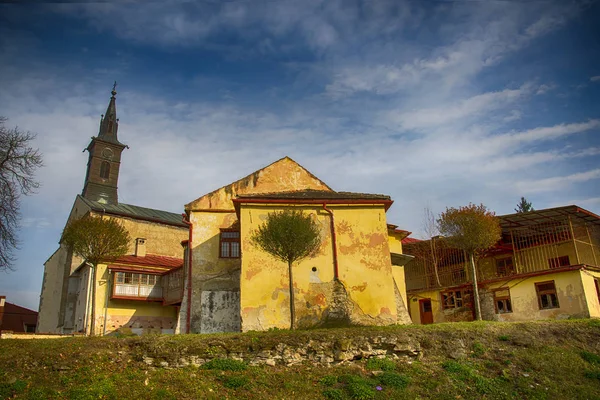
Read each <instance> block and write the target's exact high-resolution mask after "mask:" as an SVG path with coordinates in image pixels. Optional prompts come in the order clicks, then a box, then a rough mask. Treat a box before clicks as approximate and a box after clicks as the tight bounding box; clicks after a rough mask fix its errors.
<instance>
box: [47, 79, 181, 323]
mask: <svg viewBox="0 0 600 400" xmlns="http://www.w3.org/2000/svg"><path fill="white" fill-rule="evenodd" d="M115 95H116V92H115V91H114V90H113V96H112V97H111V99H110V102H109V105H108V108H107V110H106V114H105V115H104V116H103V119H102V121H101V124H100V131H99V134H98V136H97V137H94V138H92V140H91V142H90V145H89V146H88V148H87V150H88V152H89V161H88V165H87V174H86V178H85V184H84V189H83V192H82V194H81V195H78V196H77V197H76V199H75V203H74V205H73V208H72V210H71V214H70V216H69V218H68V220H67V223H68V222H69V221H72V220H74V219H78V218H82V217H83V216H85V215H92V216H96V217H99V218H114V219H117V220H118V221H119V222H120V223H121V224H122V225H123V226H124V227H125V228H126V229H127V231H128V232H129V235H130V237H131V239H132V241H131V243H130V244H129V251H128V255H126V256H124V257H121V258H119V259H118V260H115V261H113V262H111V263H106V264H100V265H98V266H97V271H96V281H95V282H93V281H92V279H91V277H92V276H93V274H92V266H91V265H89V264H88V263H86V262H85V261H84V260H82V259H81V258H79V257H77V256H76V255H74V254H73V252H72V251H71V250H70V249H69V248H67V247H66V246H65V245H63V244H59V248H58V249H57V250H56V251H55V252H54V254H52V255H51V256H50V258H48V260H47V261H46V262H45V264H44V279H43V283H42V292H41V295H40V308H39V318H38V325H37V332H41V333H76V332H80V333H86V334H90V333H91V332H92V331H93V332H94V334H97V335H99V334H106V333H111V332H114V331H117V330H119V331H125V332H134V333H143V332H162V333H171V332H175V331H176V330H177V325H178V315H179V307H178V302H180V298H181V292H182V281H183V269H182V266H183V262H184V260H183V258H182V255H183V249H182V246H181V242H182V241H183V240H186V239H187V238H188V233H189V230H188V226H187V224H185V223H184V222H183V218H182V216H181V214H175V213H171V212H166V211H161V210H154V209H150V208H145V207H139V206H135V205H129V204H123V203H119V201H118V195H117V182H118V178H119V169H120V162H121V153H122V151H123V150H124V149H125V148H126V147H127V146H125V145H124V144H122V143H120V142H119V141H118V139H117V129H118V119H117V118H116V104H115ZM92 288H95V292H96V293H95V296H93V295H92V292H93V291H92V290H91V289H92ZM94 297H95V301H93V299H94ZM92 310H94V313H92ZM92 314H95V318H94V321H92Z"/></svg>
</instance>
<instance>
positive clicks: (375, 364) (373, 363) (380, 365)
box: [367, 358, 396, 371]
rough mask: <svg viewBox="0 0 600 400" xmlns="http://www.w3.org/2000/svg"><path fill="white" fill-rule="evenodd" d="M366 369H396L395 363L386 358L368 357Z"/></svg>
mask: <svg viewBox="0 0 600 400" xmlns="http://www.w3.org/2000/svg"><path fill="white" fill-rule="evenodd" d="M367 369H368V370H370V371H393V370H395V369H396V363H395V362H394V361H392V360H389V359H387V358H369V359H368V360H367Z"/></svg>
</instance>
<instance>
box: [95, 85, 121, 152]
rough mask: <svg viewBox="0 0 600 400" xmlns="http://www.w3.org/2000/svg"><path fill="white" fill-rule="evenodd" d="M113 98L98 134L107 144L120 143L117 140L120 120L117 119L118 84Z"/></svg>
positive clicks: (115, 86) (113, 91) (114, 86)
mask: <svg viewBox="0 0 600 400" xmlns="http://www.w3.org/2000/svg"><path fill="white" fill-rule="evenodd" d="M110 93H111V94H112V96H111V97H110V101H109V103H108V107H107V108H106V114H104V115H103V116H102V119H101V120H100V132H99V133H98V139H102V140H105V141H107V142H113V143H119V140H118V139H117V131H118V130H119V119H118V118H117V104H116V98H115V96H116V95H117V82H116V81H115V84H114V85H113V89H112V92H110Z"/></svg>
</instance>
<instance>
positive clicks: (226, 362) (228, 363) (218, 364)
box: [202, 358, 248, 371]
mask: <svg viewBox="0 0 600 400" xmlns="http://www.w3.org/2000/svg"><path fill="white" fill-rule="evenodd" d="M202 368H204V369H216V370H219V371H244V370H245V369H246V368H248V366H247V365H246V363H245V362H243V361H238V360H232V359H230V358H215V359H214V360H210V361H209V362H207V363H206V364H204V365H203V366H202Z"/></svg>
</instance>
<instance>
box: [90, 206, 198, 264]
mask: <svg viewBox="0 0 600 400" xmlns="http://www.w3.org/2000/svg"><path fill="white" fill-rule="evenodd" d="M95 215H97V216H99V215H101V214H98V213H95ZM110 218H113V219H115V220H117V221H118V222H119V223H121V224H122V225H123V227H124V228H125V229H127V232H129V237H130V239H131V241H130V242H129V248H128V250H127V253H128V254H135V239H136V238H145V239H146V253H147V254H156V255H161V256H167V257H178V258H181V257H183V249H182V247H181V241H182V240H186V239H187V238H188V234H189V233H188V232H189V231H188V228H185V227H177V226H171V225H164V224H158V223H156V222H149V221H142V220H138V219H132V218H125V217H116V216H110Z"/></svg>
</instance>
